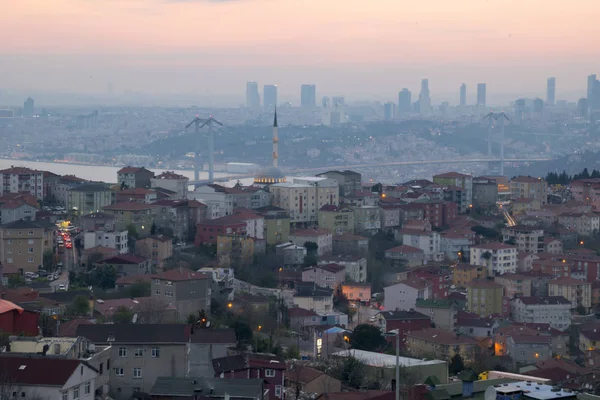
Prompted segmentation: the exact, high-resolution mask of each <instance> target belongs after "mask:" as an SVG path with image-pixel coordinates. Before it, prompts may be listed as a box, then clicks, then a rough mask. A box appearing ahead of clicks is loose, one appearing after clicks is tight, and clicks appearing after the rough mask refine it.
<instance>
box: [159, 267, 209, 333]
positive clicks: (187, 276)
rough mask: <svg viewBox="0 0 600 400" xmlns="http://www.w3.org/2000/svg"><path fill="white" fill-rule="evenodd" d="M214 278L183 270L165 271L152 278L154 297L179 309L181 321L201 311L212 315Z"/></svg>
mask: <svg viewBox="0 0 600 400" xmlns="http://www.w3.org/2000/svg"><path fill="white" fill-rule="evenodd" d="M211 282H212V276H210V275H208V274H203V273H198V272H192V271H190V270H186V269H183V268H177V269H172V270H169V271H164V272H161V273H158V274H155V275H153V276H152V285H151V294H152V297H155V298H157V299H158V300H161V301H164V302H165V303H167V304H169V305H170V306H172V307H175V308H176V309H177V318H178V319H179V321H182V322H183V321H186V320H187V318H188V316H189V315H191V314H193V315H198V312H199V311H202V310H203V311H204V312H205V313H206V314H207V315H208V314H210V303H211V294H212V290H211Z"/></svg>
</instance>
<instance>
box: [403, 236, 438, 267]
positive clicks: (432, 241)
mask: <svg viewBox="0 0 600 400" xmlns="http://www.w3.org/2000/svg"><path fill="white" fill-rule="evenodd" d="M400 234H401V235H402V244H403V245H405V246H412V247H416V248H417V249H421V250H423V253H425V257H427V259H429V260H434V261H441V260H442V259H443V257H444V253H442V252H441V239H440V234H439V233H438V232H429V231H421V230H417V229H402V230H400Z"/></svg>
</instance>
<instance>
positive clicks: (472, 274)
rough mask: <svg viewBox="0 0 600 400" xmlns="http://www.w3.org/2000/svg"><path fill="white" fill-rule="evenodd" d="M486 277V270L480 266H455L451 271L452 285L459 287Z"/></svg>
mask: <svg viewBox="0 0 600 400" xmlns="http://www.w3.org/2000/svg"><path fill="white" fill-rule="evenodd" d="M487 277H488V275H487V268H486V267H484V266H481V265H471V264H456V265H455V266H454V268H453V269H452V284H454V285H456V286H459V287H465V286H466V285H467V284H468V283H469V282H471V281H474V280H479V279H485V278H487Z"/></svg>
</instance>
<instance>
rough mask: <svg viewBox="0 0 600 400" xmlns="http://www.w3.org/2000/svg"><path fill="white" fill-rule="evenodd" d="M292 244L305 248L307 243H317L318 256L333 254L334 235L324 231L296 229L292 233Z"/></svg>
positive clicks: (290, 236)
mask: <svg viewBox="0 0 600 400" xmlns="http://www.w3.org/2000/svg"><path fill="white" fill-rule="evenodd" d="M289 240H290V242H292V243H294V244H297V245H298V246H304V244H305V243H306V242H313V243H316V244H317V246H319V247H318V248H317V255H318V256H324V255H327V254H331V250H332V248H333V235H332V234H331V233H329V232H328V231H326V230H324V229H296V230H294V231H292V232H290V235H289Z"/></svg>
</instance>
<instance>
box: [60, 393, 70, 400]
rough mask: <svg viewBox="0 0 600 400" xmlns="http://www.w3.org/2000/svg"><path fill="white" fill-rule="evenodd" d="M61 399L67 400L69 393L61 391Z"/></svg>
mask: <svg viewBox="0 0 600 400" xmlns="http://www.w3.org/2000/svg"><path fill="white" fill-rule="evenodd" d="M62 400H69V393H67V392H64V393H62Z"/></svg>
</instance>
